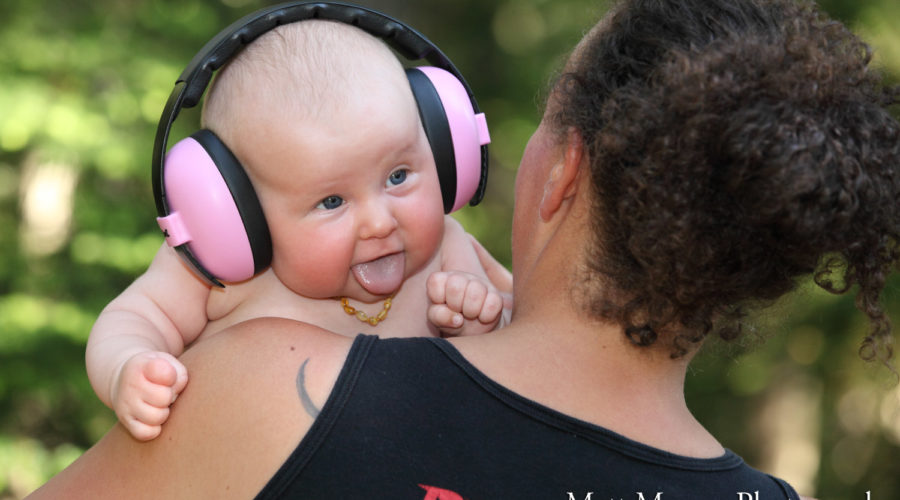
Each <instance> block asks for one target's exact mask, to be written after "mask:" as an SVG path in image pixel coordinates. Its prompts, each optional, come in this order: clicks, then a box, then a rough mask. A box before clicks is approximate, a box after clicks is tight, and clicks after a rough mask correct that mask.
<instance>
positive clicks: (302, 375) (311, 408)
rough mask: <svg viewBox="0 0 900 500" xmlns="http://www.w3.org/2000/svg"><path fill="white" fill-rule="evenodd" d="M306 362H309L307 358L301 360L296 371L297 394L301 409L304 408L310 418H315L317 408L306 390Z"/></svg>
mask: <svg viewBox="0 0 900 500" xmlns="http://www.w3.org/2000/svg"><path fill="white" fill-rule="evenodd" d="M307 363H309V358H306V359H305V360H304V361H303V363H302V364H301V365H300V370H299V371H298V372H297V395H299V396H300V402H301V403H303V409H304V410H306V413H308V414H309V416H311V417H312V418H316V417H318V416H319V409H318V408H317V407H316V405H315V404H313V402H312V399H310V397H309V392H308V391H307V390H306V364H307Z"/></svg>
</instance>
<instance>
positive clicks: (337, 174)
mask: <svg viewBox="0 0 900 500" xmlns="http://www.w3.org/2000/svg"><path fill="white" fill-rule="evenodd" d="M203 122H204V126H205V127H206V128H208V129H210V130H211V131H212V132H214V133H215V134H216V135H217V136H218V137H219V138H221V140H222V141H223V142H224V143H225V144H227V145H228V147H229V148H230V149H231V151H232V152H233V153H234V154H235V156H236V157H237V158H238V159H239V161H240V162H241V164H242V165H243V167H244V168H245V169H246V170H247V173H248V176H249V177H250V180H251V182H252V184H253V186H254V189H255V190H256V193H257V194H258V197H259V199H260V204H261V205H262V209H263V212H264V213H265V217H266V221H267V223H268V226H269V230H270V233H271V238H272V261H271V265H270V267H269V268H268V269H266V270H265V271H263V272H261V273H260V274H258V275H256V276H254V277H253V278H251V279H249V280H247V281H244V282H240V283H233V284H229V285H228V286H227V287H225V288H211V286H210V285H209V284H207V283H206V282H205V281H202V280H201V279H199V278H198V277H197V276H196V275H195V274H194V273H192V272H191V271H190V270H189V268H188V267H187V266H186V265H185V264H183V263H182V261H181V259H180V258H179V257H178V256H177V254H176V252H175V251H174V250H172V249H171V248H170V247H168V246H166V245H163V247H162V248H161V249H160V250H159V252H158V253H157V255H156V257H155V258H154V259H153V262H152V263H151V264H150V266H149V268H148V269H147V271H146V272H145V273H144V274H143V275H142V276H140V277H139V278H138V279H137V280H135V282H134V283H133V284H131V285H130V286H129V287H128V288H127V289H126V290H125V291H124V292H123V293H122V294H120V295H119V296H118V297H116V298H115V299H114V300H113V301H112V302H110V304H109V305H107V307H106V308H105V309H104V310H103V312H102V313H101V314H100V316H99V318H98V319H97V322H96V323H95V325H94V327H93V329H92V330H91V334H90V338H89V340H88V345H87V356H86V361H87V371H88V376H89V378H90V381H91V384H92V386H93V387H94V390H95V391H96V392H97V394H98V396H99V397H100V399H101V400H102V401H103V402H104V403H105V404H107V405H108V406H110V407H111V408H113V409H114V410H115V412H116V415H117V416H118V418H119V420H120V421H121V423H122V424H123V425H124V426H125V427H126V428H127V429H128V431H129V432H130V433H131V434H132V435H133V436H134V437H135V438H137V439H139V440H149V439H153V438H155V437H156V436H157V435H158V434H159V433H160V431H161V426H162V424H163V423H164V422H165V421H166V419H167V418H168V415H169V405H170V404H171V403H172V402H174V400H175V398H176V397H177V396H178V394H179V393H180V392H181V391H182V389H184V387H185V384H186V383H187V373H186V370H185V368H184V366H183V365H182V364H181V363H180V362H179V361H178V360H177V359H176V356H178V355H180V354H181V353H182V352H183V351H184V349H185V348H186V347H187V346H189V345H190V344H192V343H194V342H196V341H198V340H199V339H202V338H205V337H209V336H211V335H215V333H216V332H219V331H221V330H222V329H224V328H226V327H228V326H230V325H233V324H235V323H238V322H241V321H244V320H248V319H251V318H257V317H262V316H277V317H284V318H291V319H297V320H302V321H306V322H309V323H312V324H315V325H318V326H320V327H323V328H327V329H330V330H333V331H335V332H339V333H343V334H346V335H355V334H356V333H358V332H360V331H361V330H363V329H365V330H366V331H367V332H372V333H378V334H380V335H383V336H424V335H432V336H433V335H438V334H439V333H441V332H443V333H444V334H448V335H461V334H466V335H469V334H478V333H483V332H487V331H490V330H492V329H493V328H495V327H496V326H497V324H498V323H499V321H500V319H501V316H503V314H504V311H505V309H504V304H503V297H502V296H501V294H500V293H499V292H498V290H497V289H496V288H495V287H494V286H493V285H492V284H491V283H490V281H489V280H488V277H487V274H486V272H485V268H484V267H483V265H482V261H484V262H491V261H490V260H489V259H490V257H489V256H488V257H485V253H484V252H483V249H482V248H481V247H480V245H479V244H478V243H477V242H475V240H474V239H473V238H471V237H470V236H469V235H467V234H466V233H465V231H464V230H463V229H462V227H461V226H460V224H459V223H458V222H456V221H455V220H454V219H452V218H451V217H449V216H446V215H444V212H443V205H442V198H441V192H440V186H439V182H438V175H437V170H436V167H435V164H434V159H433V157H432V153H431V149H430V146H429V143H428V138H427V137H426V135H425V132H424V130H423V128H422V125H421V123H420V119H419V115H418V110H417V107H416V103H415V100H414V98H413V95H412V92H411V90H410V86H409V83H408V81H407V79H406V76H405V74H404V71H403V68H402V66H401V65H400V63H399V61H398V60H397V58H396V57H395V56H394V54H393V53H392V52H391V51H390V49H388V48H387V46H386V45H385V44H384V43H382V42H381V41H380V40H378V39H377V38H375V37H373V36H371V35H369V34H367V33H365V32H363V31H362V30H360V29H358V28H355V27H353V26H349V25H344V24H341V23H337V22H332V21H321V20H314V21H313V20H310V21H302V22H297V23H293V24H287V25H284V26H281V27H279V28H276V29H274V30H272V31H270V32H268V33H266V34H264V35H262V36H261V37H260V38H259V39H257V40H256V41H254V42H253V43H252V44H250V45H249V46H248V47H247V48H245V49H244V50H243V51H242V52H241V53H240V54H239V55H238V56H236V57H235V58H234V59H233V60H232V61H231V62H230V63H229V64H228V65H227V66H226V67H225V68H223V69H222V70H221V72H220V74H219V75H218V76H217V79H216V80H215V82H214V83H213V86H212V88H211V89H210V91H209V94H208V96H207V100H206V102H205V106H204V109H203ZM480 259H482V260H480ZM485 259H488V260H485ZM494 264H495V263H494ZM506 310H508V309H506ZM361 320H362V321H363V322H361ZM376 329H377V330H376Z"/></svg>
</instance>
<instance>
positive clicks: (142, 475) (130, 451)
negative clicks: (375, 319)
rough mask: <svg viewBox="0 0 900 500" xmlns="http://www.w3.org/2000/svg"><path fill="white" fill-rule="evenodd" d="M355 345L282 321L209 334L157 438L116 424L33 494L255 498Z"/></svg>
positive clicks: (189, 360)
mask: <svg viewBox="0 0 900 500" xmlns="http://www.w3.org/2000/svg"><path fill="white" fill-rule="evenodd" d="M352 343H353V339H352V338H347V337H343V336H340V335H336V334H333V333H331V332H328V331H325V330H323V329H321V328H318V327H315V326H312V325H309V324H306V323H300V322H297V321H292V320H285V319H279V318H261V319H256V320H251V321H247V322H244V323H240V324H238V325H235V326H233V327H231V328H229V329H227V330H224V331H222V332H221V333H219V334H217V335H215V336H212V337H209V338H207V339H203V340H201V341H199V342H197V343H196V344H194V345H193V346H192V347H191V348H190V349H189V350H188V351H187V352H185V353H184V355H183V356H182V357H181V359H182V361H183V362H184V363H185V365H186V366H187V368H188V373H189V381H188V386H187V388H186V389H185V390H184V392H182V393H181V395H180V396H179V397H178V400H177V401H176V402H175V403H174V404H173V405H172V407H171V415H170V417H169V420H168V421H167V422H166V423H165V424H164V425H163V431H162V433H161V434H160V436H159V437H157V438H156V439H154V440H153V441H150V442H138V441H135V440H133V439H132V438H131V437H130V436H129V435H128V433H127V432H125V431H124V430H123V429H122V428H121V426H118V425H117V426H116V427H114V428H113V429H112V430H111V431H110V432H109V433H108V434H107V435H106V436H104V438H103V439H102V440H101V441H100V442H98V443H97V444H96V445H95V446H94V447H93V448H91V449H90V450H88V451H87V452H86V453H85V454H84V455H83V456H82V457H80V458H79V459H78V460H77V461H76V462H75V463H74V464H73V465H72V466H70V467H69V468H68V469H66V470H65V471H63V472H62V473H60V474H59V475H58V476H57V477H55V478H54V479H53V480H51V482H50V483H49V484H48V485H47V486H46V487H45V488H44V489H43V490H41V491H40V494H38V495H36V496H35V498H43V497H46V498H54V497H56V498H59V497H60V495H63V494H65V495H69V494H72V493H77V494H78V495H76V497H77V498H145V497H146V498H213V497H215V498H248V497H252V496H253V495H255V494H256V493H257V492H258V491H259V490H261V489H262V487H263V486H264V485H265V484H266V482H267V481H268V480H269V478H270V477H271V476H272V475H273V474H274V473H275V472H276V471H277V470H278V468H279V467H280V466H281V464H282V463H283V462H284V460H285V459H286V458H287V456H288V455H289V454H290V453H291V452H292V451H293V449H294V448H295V447H296V446H297V443H298V442H299V441H300V440H301V439H302V438H303V436H304V435H305V434H306V432H307V431H308V430H309V428H310V426H311V425H312V422H313V421H314V415H313V414H311V413H310V411H309V408H308V406H307V404H308V403H309V404H312V405H313V406H317V407H319V408H321V406H322V405H323V404H324V402H325V401H326V400H327V398H328V395H329V393H330V391H331V388H332V386H333V385H334V383H335V380H336V379H337V377H338V375H339V373H340V371H341V368H342V366H343V363H344V360H345V359H346V357H347V354H348V352H349V350H350V347H351V345H352ZM301 374H302V376H301ZM301 378H302V389H301V384H300V382H301ZM304 398H305V399H304ZM42 495H43V496H42Z"/></svg>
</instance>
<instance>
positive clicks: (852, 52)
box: [545, 0, 900, 359]
mask: <svg viewBox="0 0 900 500" xmlns="http://www.w3.org/2000/svg"><path fill="white" fill-rule="evenodd" d="M869 60H870V50H869V48H868V47H867V46H866V45H865V44H864V43H863V42H861V41H860V40H859V39H858V38H856V37H855V36H854V35H853V34H851V33H850V32H849V31H848V30H847V29H846V28H845V27H844V26H842V25H840V24H839V23H836V22H834V21H831V20H829V19H826V18H825V17H824V16H823V15H822V14H820V13H819V12H818V11H817V10H816V9H815V8H814V6H813V5H812V4H808V3H805V2H791V1H787V0H684V1H679V2H666V1H659V0H626V1H623V2H621V3H619V4H618V5H616V6H615V7H614V8H613V10H612V11H611V12H610V13H609V14H608V15H607V17H606V18H605V19H604V20H603V21H602V22H601V24H600V25H598V27H597V28H595V29H594V30H593V31H591V32H590V33H589V34H588V35H587V36H586V37H585V39H584V40H583V41H582V43H581V44H580V45H579V47H578V48H577V50H576V51H575V52H574V53H573V55H572V57H571V59H570V61H569V63H568V64H567V66H566V69H565V70H564V73H563V75H562V76H561V78H560V79H559V81H558V82H557V84H556V86H555V88H554V91H553V93H552V96H551V100H552V103H551V105H550V106H548V112H547V114H546V116H545V121H546V122H549V124H550V125H551V126H554V127H555V128H556V130H558V131H559V134H563V133H564V132H565V131H566V130H568V129H570V128H574V129H576V130H577V131H578V132H579V133H580V134H581V135H582V137H583V138H584V143H585V148H586V151H587V155H588V158H589V163H590V168H591V178H592V187H593V195H594V203H593V205H594V208H593V214H592V220H593V224H594V231H593V232H594V236H595V237H594V238H593V241H590V242H589V248H588V254H589V255H590V257H589V259H588V262H587V266H586V267H587V268H588V271H587V276H586V279H585V280H584V284H583V286H584V289H585V292H586V296H587V297H589V300H588V306H589V307H590V309H591V311H592V313H593V314H594V315H596V316H598V317H600V318H603V319H606V320H612V321H615V322H617V323H620V324H621V325H622V326H623V327H624V328H625V331H626V334H627V335H628V337H629V338H630V339H631V340H632V341H633V342H635V343H636V344H638V345H649V344H654V343H656V342H657V341H660V342H663V343H665V344H668V345H670V346H671V349H672V354H673V355H674V356H680V355H682V354H684V353H686V352H688V351H689V350H691V348H692V346H693V345H694V344H696V343H698V342H699V341H700V340H702V339H703V338H704V337H705V336H706V335H707V334H709V333H710V332H716V333H718V334H720V335H722V336H724V337H726V338H729V337H735V336H737V335H738V334H739V333H740V326H739V321H737V320H739V319H740V318H741V317H742V316H743V315H744V313H745V311H746V310H747V309H748V308H750V307H753V306H757V305H762V304H766V303H768V302H770V301H772V300H774V299H775V298H777V297H779V296H781V295H782V294H784V293H786V292H788V291H790V290H791V289H793V288H794V287H795V286H796V285H797V281H798V279H799V278H801V277H803V276H806V275H809V274H811V273H812V274H814V275H815V277H816V281H817V283H819V284H820V285H821V286H823V287H824V288H826V289H828V290H830V291H834V292H843V291H846V290H847V289H849V288H850V287H851V286H857V287H858V296H857V297H858V298H857V304H858V306H859V307H860V309H861V310H863V311H864V312H865V313H866V314H867V315H868V316H869V317H870V318H871V320H872V325H873V328H872V331H871V333H870V335H869V336H868V337H867V338H866V340H865V343H864V346H863V348H864V349H863V354H864V355H865V356H866V357H880V358H882V359H886V358H889V357H890V346H889V342H888V340H889V337H888V335H889V328H890V327H889V323H888V321H887V319H886V317H885V316H884V313H883V311H882V310H881V308H880V306H879V304H878V296H879V294H880V291H881V289H882V287H883V285H884V282H885V278H886V276H887V274H888V273H889V272H890V270H891V268H892V267H893V266H895V265H896V263H897V262H898V259H900V249H898V241H900V203H898V201H897V200H898V199H900V127H898V123H897V122H896V121H895V119H893V118H892V117H891V116H890V114H889V113H888V111H886V109H885V107H886V106H887V105H889V104H891V103H893V102H894V100H895V99H894V98H895V96H896V92H893V93H892V92H890V91H888V90H885V89H883V88H882V86H881V83H880V77H879V75H878V74H876V73H875V72H874V71H873V70H872V69H871V68H869V66H868V64H869ZM560 137H562V135H560Z"/></svg>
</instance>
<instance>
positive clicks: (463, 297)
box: [426, 271, 503, 335]
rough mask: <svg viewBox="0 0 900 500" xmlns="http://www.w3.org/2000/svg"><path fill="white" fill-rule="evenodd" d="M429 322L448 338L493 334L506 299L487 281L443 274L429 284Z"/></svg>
mask: <svg viewBox="0 0 900 500" xmlns="http://www.w3.org/2000/svg"><path fill="white" fill-rule="evenodd" d="M426 288H427V292H428V298H429V299H430V300H431V306H430V307H429V308H428V320H429V321H431V322H432V323H434V325H435V326H437V327H438V328H440V330H441V331H442V332H443V333H444V334H446V335H477V334H481V333H486V332H489V331H491V330H493V329H494V328H495V327H496V326H497V322H498V321H499V320H500V315H501V313H502V312H503V297H502V296H501V295H500V293H499V292H498V291H497V290H496V289H495V288H494V287H493V285H491V284H490V283H488V282H486V281H485V280H483V279H481V278H479V277H477V276H475V275H473V274H469V273H464V272H461V271H441V272H436V273H434V274H432V275H431V276H429V277H428V281H427V283H426Z"/></svg>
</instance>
